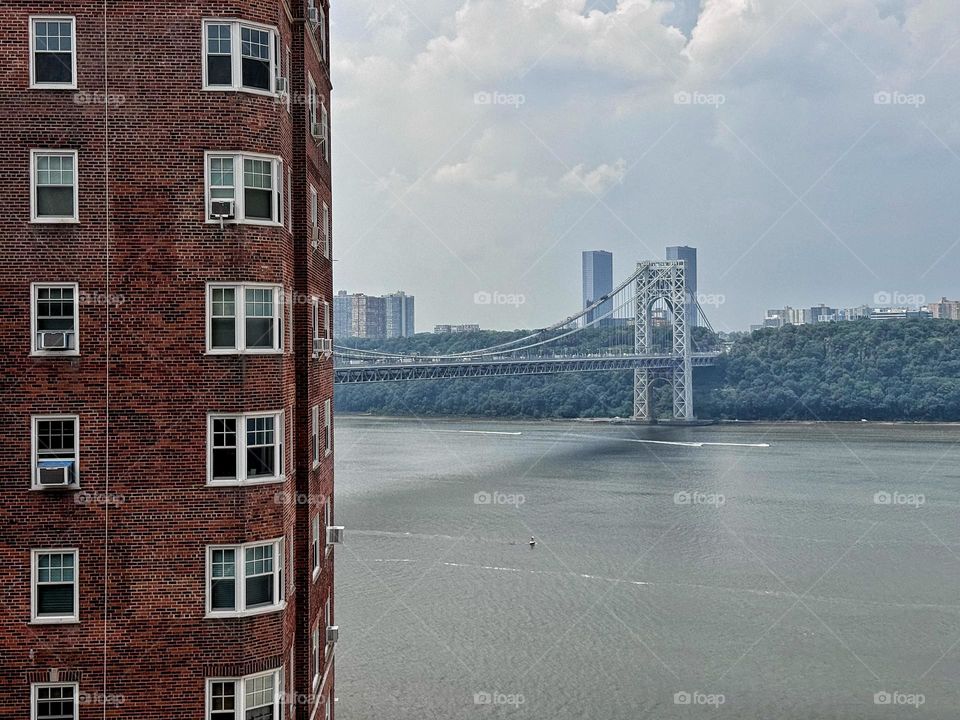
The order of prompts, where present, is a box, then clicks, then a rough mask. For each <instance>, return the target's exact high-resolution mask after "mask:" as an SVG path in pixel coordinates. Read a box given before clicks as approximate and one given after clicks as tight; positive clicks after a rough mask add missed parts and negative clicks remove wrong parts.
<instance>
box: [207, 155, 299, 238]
mask: <svg viewBox="0 0 960 720" xmlns="http://www.w3.org/2000/svg"><path fill="white" fill-rule="evenodd" d="M206 157H207V175H206V178H207V222H210V223H214V222H215V223H219V222H221V218H222V219H223V222H231V223H240V222H244V223H252V224H261V225H274V224H276V225H282V224H283V160H281V159H280V158H278V157H274V156H272V155H244V154H240V153H212V152H208V153H207V154H206ZM238 180H239V181H241V182H242V184H241V185H239V187H238V184H237V183H238ZM224 202H226V203H229V204H230V208H229V212H226V213H224V212H222V208H221V207H220V206H221V205H222V204H223V203H224ZM214 203H217V207H214ZM215 210H216V211H217V212H214V211H215Z"/></svg>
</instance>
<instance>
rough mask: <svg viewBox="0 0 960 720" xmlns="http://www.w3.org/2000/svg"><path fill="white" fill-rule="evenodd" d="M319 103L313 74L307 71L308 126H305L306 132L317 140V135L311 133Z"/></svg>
mask: <svg viewBox="0 0 960 720" xmlns="http://www.w3.org/2000/svg"><path fill="white" fill-rule="evenodd" d="M319 105H320V95H319V93H317V84H316V83H315V82H314V81H313V75H311V74H310V73H309V72H308V73H307V121H308V122H309V123H310V127H308V128H307V132H309V133H310V135H311V136H312V137H313V138H314V140H317V138H319V137H320V136H319V135H314V134H313V126H314V125H315V124H316V123H317V108H318V107H319Z"/></svg>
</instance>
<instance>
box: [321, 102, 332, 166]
mask: <svg viewBox="0 0 960 720" xmlns="http://www.w3.org/2000/svg"><path fill="white" fill-rule="evenodd" d="M329 131H330V116H329V115H327V104H326V102H324V100H323V98H320V150H321V151H322V152H323V157H324V159H325V160H326V161H327V162H330V142H329V138H328V137H327V136H328V135H329Z"/></svg>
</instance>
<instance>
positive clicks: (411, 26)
mask: <svg viewBox="0 0 960 720" xmlns="http://www.w3.org/2000/svg"><path fill="white" fill-rule="evenodd" d="M331 21H332V28H331V48H332V55H333V60H332V62H333V84H334V91H333V101H332V123H333V145H332V147H333V154H334V162H333V182H334V209H333V214H334V239H335V258H336V265H335V266H334V284H335V288H336V289H337V290H341V289H342V290H347V291H349V292H365V293H368V294H381V293H386V292H392V291H395V290H398V289H402V290H404V291H406V292H407V293H410V294H413V295H415V296H416V312H417V319H416V320H417V329H418V330H419V331H430V330H432V328H433V326H434V325H435V324H438V323H455V324H457V323H478V324H480V325H481V326H482V327H484V328H495V329H514V328H531V327H543V326H546V325H548V324H550V323H552V322H554V321H557V320H560V319H562V318H563V317H566V316H567V315H570V314H572V313H573V312H575V311H576V310H577V309H578V308H579V307H580V302H581V300H580V292H581V289H580V288H581V279H580V253H581V251H583V250H592V249H603V250H609V251H611V252H612V253H613V255H614V276H615V279H616V280H619V279H620V278H625V277H627V276H629V274H630V273H631V272H632V269H633V268H634V267H635V264H636V263H637V262H638V261H641V260H650V259H662V258H663V257H664V247H665V246H666V245H692V246H694V247H697V248H698V251H699V257H698V264H699V290H700V293H701V294H702V295H704V296H705V297H704V298H703V299H704V300H705V301H706V305H705V310H706V311H707V314H708V316H709V318H710V320H711V322H712V323H713V325H714V327H716V328H717V329H720V330H736V329H745V328H747V327H748V326H749V325H750V324H753V323H759V322H760V321H761V320H762V318H763V315H764V312H765V310H766V309H767V308H776V307H783V306H784V305H791V306H793V307H810V306H811V305H816V304H819V303H821V302H822V303H826V304H827V305H831V306H834V307H848V306H857V305H862V304H871V305H872V304H877V303H885V302H894V303H895V302H897V300H902V301H920V302H922V301H924V300H929V301H933V300H936V299H939V297H941V296H949V297H952V298H956V297H958V296H960V277H958V272H957V270H958V268H960V202H958V201H957V193H958V190H960V83H958V82H957V78H958V77H960V3H958V2H957V0H699V1H698V0H676V1H675V2H666V1H663V0H397V2H392V1H391V0H349V2H347V1H344V0H341V1H339V2H335V3H333V8H332V17H331ZM490 297H493V298H498V299H499V300H497V301H494V302H489V303H487V302H484V300H485V299H488V298H490ZM478 300H479V302H478Z"/></svg>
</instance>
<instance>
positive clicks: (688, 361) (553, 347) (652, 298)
mask: <svg viewBox="0 0 960 720" xmlns="http://www.w3.org/2000/svg"><path fill="white" fill-rule="evenodd" d="M685 272H686V268H685V265H684V261H683V260H668V261H648V262H641V263H638V264H637V267H636V270H635V271H634V273H633V274H632V275H630V277H628V278H627V279H626V280H624V281H623V282H622V283H620V285H619V286H618V287H616V288H614V290H613V291H612V292H610V293H609V294H607V295H605V296H604V297H602V298H599V299H598V300H597V301H596V302H594V303H593V304H592V305H590V306H589V307H587V308H585V309H583V310H581V311H579V312H577V313H576V314H574V315H571V316H569V317H567V318H564V319H563V320H561V321H559V322H557V323H555V324H553V325H551V326H550V327H547V328H542V329H540V330H535V331H533V332H531V333H529V334H527V335H524V336H523V337H520V338H516V339H514V340H511V341H509V342H504V343H500V344H497V345H494V346H492V347H487V348H481V349H477V350H469V351H464V352H459V353H450V354H446V355H403V354H393V353H387V352H379V351H374V350H362V349H359V348H352V347H348V346H344V345H335V346H334V362H335V366H334V382H335V383H336V384H338V385H347V384H354V383H374V382H394V381H404V380H428V379H446V378H478V377H504V376H512V375H546V374H555V373H567V372H600V371H613V370H622V371H628V370H632V371H633V374H634V393H633V394H634V397H633V417H634V419H636V420H651V419H652V418H653V406H652V392H653V389H654V386H655V385H656V384H659V383H664V384H666V385H669V386H670V388H671V390H672V397H673V417H674V418H675V419H678V420H692V419H693V418H694V413H693V370H694V368H697V367H705V366H709V365H712V364H714V363H715V362H716V358H717V356H718V355H720V352H721V349H720V347H719V345H718V342H717V337H716V334H715V333H714V331H713V328H712V327H711V325H710V321H709V320H708V319H707V317H706V315H705V314H704V312H703V309H702V308H701V307H700V304H699V302H698V301H697V299H696V298H695V297H692V296H691V295H690V294H689V293H688V292H687V289H686V282H685ZM689 304H693V305H695V306H696V310H697V312H696V318H697V322H696V323H695V326H694V327H688V317H689V315H688V313H687V307H688V305H689ZM690 315H693V313H691V314H690Z"/></svg>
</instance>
